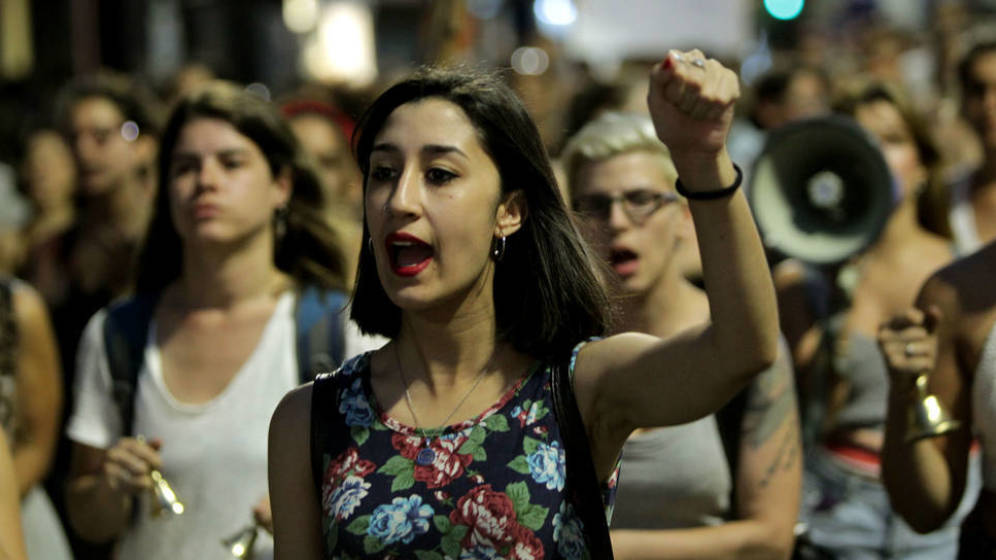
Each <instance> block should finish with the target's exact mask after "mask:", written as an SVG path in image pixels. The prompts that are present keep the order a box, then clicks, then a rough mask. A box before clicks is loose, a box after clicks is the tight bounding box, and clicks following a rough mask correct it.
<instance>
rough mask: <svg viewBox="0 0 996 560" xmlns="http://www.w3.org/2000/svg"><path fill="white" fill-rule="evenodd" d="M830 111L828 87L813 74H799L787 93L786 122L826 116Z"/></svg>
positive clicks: (794, 78)
mask: <svg viewBox="0 0 996 560" xmlns="http://www.w3.org/2000/svg"><path fill="white" fill-rule="evenodd" d="M829 110H830V102H829V99H828V94H827V89H826V85H825V84H824V83H823V80H822V79H821V78H820V77H819V76H818V75H816V74H815V73H813V72H799V73H797V74H796V75H795V76H794V77H793V78H792V82H791V83H790V84H789V87H788V90H787V91H786V92H785V105H784V111H785V117H784V118H785V122H786V123H788V122H793V121H797V120H800V119H805V118H809V117H815V116H819V115H823V114H826V113H827V112H829Z"/></svg>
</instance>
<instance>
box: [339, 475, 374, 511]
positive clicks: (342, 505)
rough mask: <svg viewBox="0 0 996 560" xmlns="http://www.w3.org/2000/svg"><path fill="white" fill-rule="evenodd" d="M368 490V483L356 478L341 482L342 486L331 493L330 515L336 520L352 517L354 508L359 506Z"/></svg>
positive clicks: (352, 477) (351, 477)
mask: <svg viewBox="0 0 996 560" xmlns="http://www.w3.org/2000/svg"><path fill="white" fill-rule="evenodd" d="M369 490H370V483H369V482H366V481H365V480H363V479H362V478H360V477H358V476H350V477H348V478H346V480H344V481H342V484H340V485H339V487H338V488H336V489H335V492H333V493H332V498H331V500H330V501H331V502H332V507H331V510H332V513H333V514H334V515H335V518H336V519H339V520H341V519H345V518H347V517H349V516H351V515H353V511H354V510H355V509H356V506H358V505H360V502H361V501H363V498H365V497H366V496H367V494H368V493H369V492H368V491H369Z"/></svg>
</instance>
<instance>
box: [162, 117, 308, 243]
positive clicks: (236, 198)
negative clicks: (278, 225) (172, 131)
mask: <svg viewBox="0 0 996 560" xmlns="http://www.w3.org/2000/svg"><path fill="white" fill-rule="evenodd" d="M168 188H169V201H170V212H171V215H172V217H173V223H174V225H175V226H176V229H177V232H178V233H179V235H180V238H181V239H183V241H184V245H185V246H186V247H189V246H190V245H191V244H194V245H196V244H201V243H205V244H231V243H239V242H243V241H246V240H249V239H251V238H253V237H255V236H258V235H272V220H273V214H274V212H275V211H276V209H277V208H279V207H281V206H284V205H285V204H287V201H288V200H289V198H290V192H291V184H290V178H289V174H280V175H279V176H274V174H273V173H272V172H271V170H270V164H269V163H268V162H267V161H266V158H265V157H264V156H263V153H262V152H261V151H260V149H259V147H258V146H257V145H256V144H255V143H254V142H253V141H252V140H250V139H249V138H248V137H246V136H244V135H242V134H241V133H240V132H239V131H238V130H236V129H235V127H233V126H232V125H231V124H229V123H228V122H227V121H224V120H221V119H212V118H196V119H193V120H191V121H190V122H188V123H187V124H186V125H184V126H183V128H182V129H181V131H180V134H179V138H178V140H177V143H176V147H175V148H174V150H173V153H172V155H171V156H170V164H169V187H168Z"/></svg>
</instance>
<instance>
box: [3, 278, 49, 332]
mask: <svg viewBox="0 0 996 560" xmlns="http://www.w3.org/2000/svg"><path fill="white" fill-rule="evenodd" d="M11 294H12V297H13V303H14V313H15V315H16V316H17V321H18V323H19V324H20V325H22V326H28V325H30V326H35V325H37V324H38V323H39V322H41V321H47V320H48V308H47V307H46V306H45V300H43V299H42V297H41V294H39V293H38V291H37V290H35V289H34V288H32V287H31V285H29V284H27V283H25V282H20V281H14V282H13V283H12V284H11Z"/></svg>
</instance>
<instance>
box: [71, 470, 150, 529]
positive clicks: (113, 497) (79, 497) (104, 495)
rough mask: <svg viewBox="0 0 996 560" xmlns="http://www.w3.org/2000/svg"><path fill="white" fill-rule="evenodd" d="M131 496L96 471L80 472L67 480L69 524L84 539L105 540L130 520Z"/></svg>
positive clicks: (132, 502) (124, 526)
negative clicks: (108, 483)
mask: <svg viewBox="0 0 996 560" xmlns="http://www.w3.org/2000/svg"><path fill="white" fill-rule="evenodd" d="M134 501H135V500H134V499H133V498H132V497H131V496H130V495H128V494H126V493H124V492H120V491H117V490H114V489H112V488H111V487H109V486H108V485H107V484H106V483H105V482H104V481H103V480H102V477H101V476H99V475H97V474H89V475H82V476H79V477H77V478H76V479H74V480H72V481H70V483H69V485H68V487H67V489H66V506H67V510H68V514H69V521H70V524H71V525H72V526H73V529H75V530H76V532H77V533H79V535H80V536H81V537H83V538H84V539H86V540H88V541H92V542H106V541H109V540H111V539H113V538H115V537H117V536H118V535H120V534H121V533H122V532H124V530H125V528H126V527H127V526H128V523H129V522H130V521H131V515H132V509H133V507H134Z"/></svg>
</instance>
